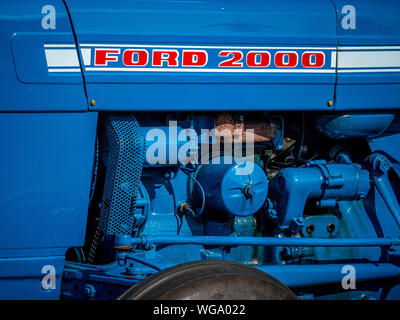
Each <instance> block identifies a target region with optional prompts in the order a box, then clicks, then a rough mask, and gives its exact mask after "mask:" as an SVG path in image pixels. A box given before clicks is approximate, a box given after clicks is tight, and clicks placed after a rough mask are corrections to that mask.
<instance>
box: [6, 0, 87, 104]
mask: <svg viewBox="0 0 400 320" xmlns="http://www.w3.org/2000/svg"><path fill="white" fill-rule="evenodd" d="M46 5H52V6H53V7H54V8H55V10H56V29H46V30H45V29H43V28H42V19H43V18H44V17H45V14H42V7H44V6H46ZM56 39H57V42H58V43H62V44H65V45H74V42H75V41H74V36H73V33H72V29H71V25H70V21H69V17H68V14H67V11H66V8H65V5H64V3H63V2H62V1H61V0H50V1H47V0H46V1H44V0H43V1H29V0H22V1H1V2H0V47H1V50H0V61H1V64H0V95H1V100H0V111H28V112H31V111H76V110H87V102H86V96H85V90H84V86H83V80H82V73H81V72H80V71H79V70H78V71H77V72H74V73H73V74H72V73H69V74H67V75H59V74H50V73H49V72H48V70H47V63H46V57H45V48H44V45H45V44H46V43H48V42H54V41H55V40H56ZM78 69H79V66H78ZM65 84H67V85H65Z"/></svg>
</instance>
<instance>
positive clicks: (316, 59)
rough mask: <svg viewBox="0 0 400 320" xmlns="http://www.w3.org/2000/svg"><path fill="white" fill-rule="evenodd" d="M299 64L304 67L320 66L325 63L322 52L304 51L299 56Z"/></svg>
mask: <svg viewBox="0 0 400 320" xmlns="http://www.w3.org/2000/svg"><path fill="white" fill-rule="evenodd" d="M301 64H302V65H303V67H305V68H321V67H322V66H323V65H324V64H325V54H324V53H323V52H304V53H303V55H302V56H301Z"/></svg>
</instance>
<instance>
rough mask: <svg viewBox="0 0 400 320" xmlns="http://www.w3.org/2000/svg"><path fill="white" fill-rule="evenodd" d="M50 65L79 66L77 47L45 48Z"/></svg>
mask: <svg viewBox="0 0 400 320" xmlns="http://www.w3.org/2000/svg"><path fill="white" fill-rule="evenodd" d="M44 51H45V54H46V60H47V66H48V67H79V60H78V56H77V54H76V50H75V49H45V50H44Z"/></svg>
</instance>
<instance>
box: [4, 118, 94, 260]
mask: <svg viewBox="0 0 400 320" xmlns="http://www.w3.org/2000/svg"><path fill="white" fill-rule="evenodd" d="M96 122H97V114H96V113H78V114H74V113H64V114H63V113H25V114H23V113H3V114H0V145H1V148H2V157H1V158H0V176H1V179H0V190H1V193H0V257H16V256H33V255H48V254H64V253H65V250H66V248H68V247H71V246H79V245H82V244H83V241H84V236H85V228H86V219H87V208H88V203H89V190H90V183H91V173H92V163H93V154H94V141H95V133H96ZM10 230H12V232H10Z"/></svg>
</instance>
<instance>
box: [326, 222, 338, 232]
mask: <svg viewBox="0 0 400 320" xmlns="http://www.w3.org/2000/svg"><path fill="white" fill-rule="evenodd" d="M335 229H336V226H335V225H334V224H333V223H330V224H328V226H327V227H326V230H327V231H328V232H329V233H333V232H334V231H335Z"/></svg>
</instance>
